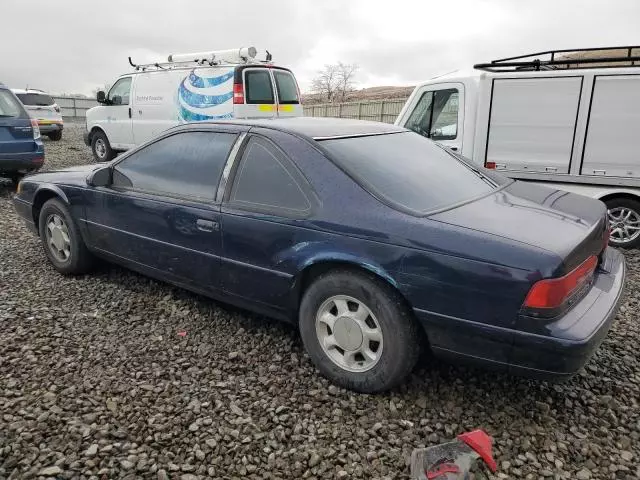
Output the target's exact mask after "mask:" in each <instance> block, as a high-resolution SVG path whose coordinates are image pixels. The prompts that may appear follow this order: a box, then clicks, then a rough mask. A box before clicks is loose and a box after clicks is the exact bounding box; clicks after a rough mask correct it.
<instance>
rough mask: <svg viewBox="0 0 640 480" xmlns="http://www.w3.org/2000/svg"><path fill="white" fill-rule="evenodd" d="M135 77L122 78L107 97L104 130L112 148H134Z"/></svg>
mask: <svg viewBox="0 0 640 480" xmlns="http://www.w3.org/2000/svg"><path fill="white" fill-rule="evenodd" d="M132 84H133V77H122V78H120V79H119V80H118V81H117V82H116V83H114V84H113V86H112V87H111V89H110V90H109V94H108V95H107V101H106V104H107V118H106V123H105V124H104V128H105V130H106V133H107V137H108V139H109V143H110V144H111V147H112V148H115V149H122V150H127V149H129V148H132V147H133V145H134V142H133V124H132V121H131V89H132V86H133V85H132Z"/></svg>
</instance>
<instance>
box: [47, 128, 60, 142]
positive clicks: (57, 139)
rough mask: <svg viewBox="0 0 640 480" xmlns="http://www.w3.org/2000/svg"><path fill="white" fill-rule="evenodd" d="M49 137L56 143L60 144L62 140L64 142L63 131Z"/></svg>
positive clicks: (48, 135) (50, 134) (53, 133)
mask: <svg viewBox="0 0 640 480" xmlns="http://www.w3.org/2000/svg"><path fill="white" fill-rule="evenodd" d="M47 137H49V139H50V140H53V141H54V142H59V141H60V140H62V130H57V131H55V132H51V133H48V134H47Z"/></svg>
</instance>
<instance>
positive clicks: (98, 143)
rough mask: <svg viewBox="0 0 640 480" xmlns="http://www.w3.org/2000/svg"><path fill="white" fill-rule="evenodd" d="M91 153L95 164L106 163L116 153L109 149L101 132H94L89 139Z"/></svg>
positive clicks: (106, 140) (108, 144)
mask: <svg viewBox="0 0 640 480" xmlns="http://www.w3.org/2000/svg"><path fill="white" fill-rule="evenodd" d="M91 151H92V152H93V158H95V159H96V162H108V161H109V160H112V159H114V158H115V156H116V152H114V151H113V149H112V148H111V144H110V143H109V139H108V138H107V136H106V135H105V133H104V132H101V131H97V132H95V133H94V134H93V136H92V137H91Z"/></svg>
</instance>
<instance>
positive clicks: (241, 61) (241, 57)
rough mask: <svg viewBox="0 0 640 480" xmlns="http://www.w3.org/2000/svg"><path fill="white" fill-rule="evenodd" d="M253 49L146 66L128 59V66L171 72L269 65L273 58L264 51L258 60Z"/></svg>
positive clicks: (182, 57)
mask: <svg viewBox="0 0 640 480" xmlns="http://www.w3.org/2000/svg"><path fill="white" fill-rule="evenodd" d="M256 53H257V51H256V49H255V47H243V48H239V49H229V50H213V51H210V52H198V53H185V54H172V55H169V57H168V59H167V61H165V62H154V63H146V64H135V63H133V60H131V57H129V65H131V66H132V67H133V68H135V69H136V71H143V72H144V71H146V70H148V69H154V68H155V69H157V70H171V69H174V68H181V67H182V68H184V67H192V66H200V67H204V66H209V67H214V66H217V65H247V64H266V65H269V64H271V60H272V59H273V56H272V55H271V53H269V50H266V59H265V60H258V59H256V58H255V56H256Z"/></svg>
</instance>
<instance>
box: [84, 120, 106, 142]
mask: <svg viewBox="0 0 640 480" xmlns="http://www.w3.org/2000/svg"><path fill="white" fill-rule="evenodd" d="M97 132H102V133H104V135H105V137H107V140H109V136H108V135H107V132H106V131H105V129H104V128H102V127H101V126H100V125H94V126H93V127H91V130H89V144H91V142H92V141H93V136H94V135H95V134H96V133H97Z"/></svg>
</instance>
